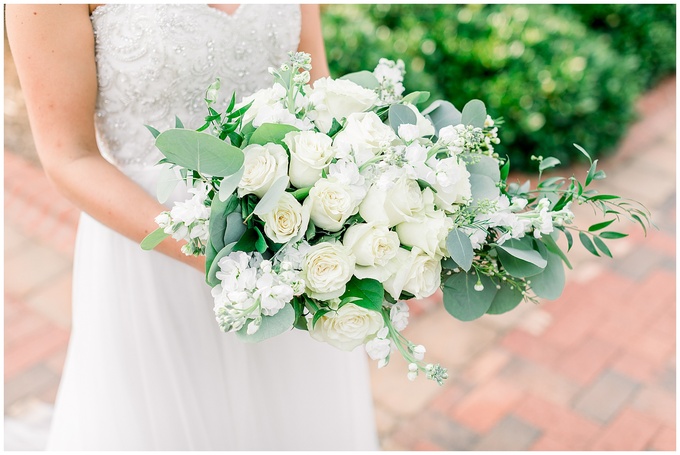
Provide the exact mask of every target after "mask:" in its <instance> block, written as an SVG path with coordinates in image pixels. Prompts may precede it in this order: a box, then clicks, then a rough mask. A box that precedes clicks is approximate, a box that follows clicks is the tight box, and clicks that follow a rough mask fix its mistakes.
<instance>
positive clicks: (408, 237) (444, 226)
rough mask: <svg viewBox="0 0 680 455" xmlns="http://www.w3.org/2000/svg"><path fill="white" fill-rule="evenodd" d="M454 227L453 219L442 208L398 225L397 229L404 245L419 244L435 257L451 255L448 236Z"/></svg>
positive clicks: (412, 245) (418, 245) (429, 254)
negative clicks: (447, 243) (447, 246)
mask: <svg viewBox="0 0 680 455" xmlns="http://www.w3.org/2000/svg"><path fill="white" fill-rule="evenodd" d="M451 229H453V220H452V219H451V218H449V217H447V216H446V214H445V213H444V212H442V211H441V210H436V211H434V212H433V213H431V214H428V215H427V216H422V217H419V218H417V219H415V220H412V221H406V222H404V223H400V224H398V225H397V227H396V228H395V230H396V231H397V234H398V235H399V240H400V241H401V244H402V245H406V246H411V247H414V246H417V247H418V248H420V249H421V250H423V251H424V252H425V254H427V255H428V256H430V257H432V258H434V257H439V258H441V257H442V256H449V254H448V250H447V249H446V237H447V236H448V235H449V232H451Z"/></svg>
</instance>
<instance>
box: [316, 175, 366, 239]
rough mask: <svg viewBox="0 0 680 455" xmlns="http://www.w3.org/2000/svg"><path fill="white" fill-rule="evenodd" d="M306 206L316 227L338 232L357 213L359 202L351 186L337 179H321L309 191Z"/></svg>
mask: <svg viewBox="0 0 680 455" xmlns="http://www.w3.org/2000/svg"><path fill="white" fill-rule="evenodd" d="M304 205H305V206H306V207H309V212H310V218H311V219H312V221H313V222H314V225H315V226H318V227H320V228H321V229H325V230H327V231H330V232H337V231H339V230H340V229H342V226H343V224H344V223H345V221H347V218H349V217H350V216H352V215H354V214H356V213H357V210H358V207H359V201H358V200H357V198H356V195H355V192H354V191H353V189H352V187H350V186H349V185H345V184H342V183H341V182H339V181H337V179H320V180H317V182H316V183H315V184H314V186H313V187H312V189H311V190H309V196H307V199H305V202H304Z"/></svg>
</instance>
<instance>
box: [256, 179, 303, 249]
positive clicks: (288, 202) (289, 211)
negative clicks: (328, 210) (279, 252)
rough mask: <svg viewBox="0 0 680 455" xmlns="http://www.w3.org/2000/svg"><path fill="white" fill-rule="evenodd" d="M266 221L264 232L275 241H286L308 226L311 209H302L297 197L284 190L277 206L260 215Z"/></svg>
mask: <svg viewBox="0 0 680 455" xmlns="http://www.w3.org/2000/svg"><path fill="white" fill-rule="evenodd" d="M258 216H259V217H260V218H261V219H262V221H264V233H265V235H266V236H267V237H269V238H270V239H271V240H273V241H274V242H275V243H286V242H288V241H289V240H291V239H292V238H293V237H295V236H296V235H297V234H298V233H299V232H300V229H302V228H306V227H307V224H308V221H309V211H308V210H303V209H302V204H300V203H299V202H298V201H297V199H295V197H294V196H293V195H292V194H290V193H288V192H284V193H283V194H282V195H281V198H280V199H279V201H278V202H277V203H276V206H275V207H274V208H273V209H272V210H271V211H269V212H267V213H265V214H264V215H258Z"/></svg>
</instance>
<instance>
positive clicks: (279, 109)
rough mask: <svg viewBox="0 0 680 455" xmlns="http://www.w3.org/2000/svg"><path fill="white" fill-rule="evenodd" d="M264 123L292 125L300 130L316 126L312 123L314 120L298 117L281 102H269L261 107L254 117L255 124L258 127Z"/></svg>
mask: <svg viewBox="0 0 680 455" xmlns="http://www.w3.org/2000/svg"><path fill="white" fill-rule="evenodd" d="M264 123H279V124H283V125H291V126H294V127H296V128H298V129H300V130H310V129H312V128H314V125H312V122H311V121H310V120H309V119H306V118H305V119H299V118H297V117H296V116H295V114H293V113H292V112H290V111H289V110H288V109H286V107H284V105H283V103H281V102H277V103H274V104H267V105H264V106H262V107H261V108H260V110H259V111H258V113H257V115H256V116H255V118H254V119H253V126H254V127H255V128H258V127H260V126H262V124H264Z"/></svg>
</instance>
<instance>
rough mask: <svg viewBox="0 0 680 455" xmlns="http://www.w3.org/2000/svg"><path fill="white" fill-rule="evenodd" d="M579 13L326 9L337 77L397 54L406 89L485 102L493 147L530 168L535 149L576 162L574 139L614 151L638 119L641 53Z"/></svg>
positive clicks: (509, 8)
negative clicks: (494, 125) (628, 50)
mask: <svg viewBox="0 0 680 455" xmlns="http://www.w3.org/2000/svg"><path fill="white" fill-rule="evenodd" d="M629 6H631V7H633V6H638V5H629ZM582 17H583V15H579V14H577V13H576V12H574V11H572V10H570V9H567V8H559V9H557V8H555V7H554V6H551V5H403V4H402V5H389V4H382V5H329V6H327V7H325V11H324V35H325V38H326V47H327V51H328V56H329V62H330V66H331V73H332V74H333V75H335V76H337V75H339V74H342V73H346V72H351V71H357V70H360V69H369V68H372V67H373V66H375V64H376V63H377V61H378V60H379V58H380V57H387V58H391V59H398V58H401V59H403V60H404V62H405V63H406V65H407V74H406V80H405V81H404V85H405V86H406V88H407V90H409V91H411V90H428V91H430V92H432V95H433V96H432V98H431V99H436V98H444V99H448V100H450V101H451V102H453V103H454V104H455V105H456V106H459V107H462V105H463V104H464V103H465V102H466V101H468V100H469V99H472V98H479V99H481V100H483V101H484V102H485V103H486V105H487V109H488V111H489V113H490V114H491V115H492V117H501V116H502V117H503V118H504V120H505V124H504V125H503V128H502V132H501V139H502V144H501V146H500V147H499V148H498V151H499V153H501V154H507V155H509V156H510V158H511V161H512V163H513V168H518V167H520V168H524V169H529V168H531V167H532V166H534V165H535V162H532V161H531V160H530V159H529V157H530V156H531V155H532V154H534V155H539V154H543V155H553V156H556V157H558V158H559V159H560V160H562V162H563V163H565V164H568V163H570V162H571V161H572V160H579V159H580V157H581V155H580V154H579V153H578V152H577V151H575V149H574V148H573V147H572V145H571V144H572V143H578V144H580V145H582V146H583V147H584V148H586V149H587V150H588V151H589V152H591V154H592V155H595V156H597V155H600V154H602V153H606V152H608V151H611V150H612V149H613V147H614V146H615V144H616V143H617V141H618V140H619V139H620V138H621V136H622V134H623V133H624V132H625V128H626V126H627V125H628V124H629V123H630V121H631V120H632V119H633V117H634V110H633V103H634V101H635V99H636V98H637V97H638V96H639V94H640V93H641V91H642V88H643V84H644V80H643V78H640V77H638V72H639V68H640V64H641V63H640V62H641V60H640V58H639V57H638V56H636V55H634V54H621V53H619V52H617V51H616V50H615V49H614V48H613V46H612V45H611V43H610V42H611V37H610V36H608V35H606V34H603V33H599V32H596V31H592V30H590V29H589V28H588V27H587V26H586V25H585V24H584V23H583V22H582V20H581V18H582ZM673 58H674V56H673Z"/></svg>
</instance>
